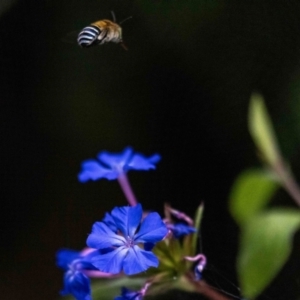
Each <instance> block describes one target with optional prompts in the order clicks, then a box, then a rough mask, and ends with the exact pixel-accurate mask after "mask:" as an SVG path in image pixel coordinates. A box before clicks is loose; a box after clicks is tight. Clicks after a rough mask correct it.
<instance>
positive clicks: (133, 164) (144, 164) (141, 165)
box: [126, 154, 160, 171]
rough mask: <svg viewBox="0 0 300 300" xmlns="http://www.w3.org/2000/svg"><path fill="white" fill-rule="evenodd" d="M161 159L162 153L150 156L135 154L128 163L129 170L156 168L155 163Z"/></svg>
mask: <svg viewBox="0 0 300 300" xmlns="http://www.w3.org/2000/svg"><path fill="white" fill-rule="evenodd" d="M159 161H160V155H158V154H154V155H152V156H150V157H149V158H146V157H145V156H143V155H141V154H134V156H133V157H132V159H131V160H130V162H129V163H128V164H127V166H126V167H127V170H145V171H147V170H150V169H155V168H156V166H155V164H156V163H158V162H159Z"/></svg>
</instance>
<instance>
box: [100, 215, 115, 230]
mask: <svg viewBox="0 0 300 300" xmlns="http://www.w3.org/2000/svg"><path fill="white" fill-rule="evenodd" d="M102 222H103V223H105V224H106V225H107V226H108V227H109V228H110V229H111V230H112V231H114V232H117V225H116V223H115V221H114V219H113V217H112V216H111V214H109V213H106V214H105V216H104V218H103V219H102Z"/></svg>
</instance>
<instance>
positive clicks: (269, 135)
mask: <svg viewBox="0 0 300 300" xmlns="http://www.w3.org/2000/svg"><path fill="white" fill-rule="evenodd" d="M249 131H250V134H251V136H252V138H253V141H254V143H255V144H256V147H257V149H258V150H259V151H260V154H261V155H262V156H263V159H264V160H265V161H266V162H267V163H268V164H269V165H270V166H274V165H275V163H276V162H277V161H278V159H279V158H280V154H279V148H278V144H277V139H276V135H275V133H274V129H273V126H272V122H271V119H270V116H269V114H268V112H267V109H266V106H265V104H264V99H263V97H262V96H261V95H259V94H253V95H252V97H251V100H250V107H249Z"/></svg>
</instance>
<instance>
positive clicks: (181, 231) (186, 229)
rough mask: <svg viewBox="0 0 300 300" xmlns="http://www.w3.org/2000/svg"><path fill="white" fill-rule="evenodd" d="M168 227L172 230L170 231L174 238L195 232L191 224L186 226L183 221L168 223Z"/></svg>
mask: <svg viewBox="0 0 300 300" xmlns="http://www.w3.org/2000/svg"><path fill="white" fill-rule="evenodd" d="M167 227H168V229H170V230H171V231H172V233H173V234H174V236H175V238H180V237H182V236H184V235H187V234H190V233H193V232H196V228H194V227H192V226H188V225H186V224H184V223H177V224H175V225H174V224H169V225H168V226H167Z"/></svg>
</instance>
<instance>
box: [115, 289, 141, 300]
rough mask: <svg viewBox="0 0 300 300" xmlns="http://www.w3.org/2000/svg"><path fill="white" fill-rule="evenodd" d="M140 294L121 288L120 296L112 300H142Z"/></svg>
mask: <svg viewBox="0 0 300 300" xmlns="http://www.w3.org/2000/svg"><path fill="white" fill-rule="evenodd" d="M142 298H143V296H142V295H141V292H139V291H138V292H136V291H131V290H129V289H127V288H126V287H122V293H121V296H118V297H116V298H114V300H142Z"/></svg>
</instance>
